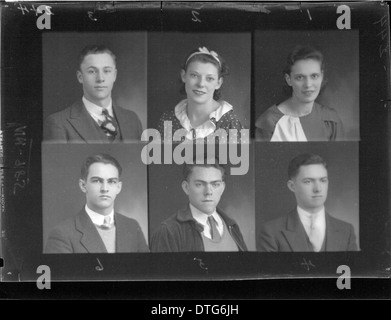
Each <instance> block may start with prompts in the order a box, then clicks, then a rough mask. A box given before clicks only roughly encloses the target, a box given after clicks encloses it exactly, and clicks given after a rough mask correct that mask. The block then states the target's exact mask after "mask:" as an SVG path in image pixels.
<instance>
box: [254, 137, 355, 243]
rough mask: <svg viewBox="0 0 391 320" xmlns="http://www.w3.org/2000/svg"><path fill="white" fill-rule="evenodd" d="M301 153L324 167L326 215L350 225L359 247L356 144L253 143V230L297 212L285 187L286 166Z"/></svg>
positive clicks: (291, 196)
mask: <svg viewBox="0 0 391 320" xmlns="http://www.w3.org/2000/svg"><path fill="white" fill-rule="evenodd" d="M301 153H315V154H318V155H320V156H321V157H322V158H323V159H324V160H325V161H326V163H327V168H328V169H327V171H328V177H329V189H328V197H327V200H326V203H325V208H326V211H327V212H329V213H330V214H331V215H332V216H333V217H335V218H338V219H340V220H344V221H346V222H349V223H351V224H352V225H353V227H354V231H355V234H356V239H357V244H358V245H359V166H358V142H296V143H292V142H273V143H270V142H257V143H255V158H256V159H257V160H256V162H255V190H256V193H255V199H256V202H255V209H256V226H257V229H258V228H259V226H260V225H261V224H262V223H264V222H267V221H270V220H273V219H276V218H279V217H280V216H283V215H286V214H287V213H289V212H290V211H291V210H293V209H295V208H296V206H297V205H296V199H295V195H294V193H293V192H292V191H290V190H289V189H288V187H287V181H288V165H289V162H290V161H291V160H292V159H293V158H294V157H296V156H298V155H299V154H301Z"/></svg>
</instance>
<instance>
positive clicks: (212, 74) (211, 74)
mask: <svg viewBox="0 0 391 320" xmlns="http://www.w3.org/2000/svg"><path fill="white" fill-rule="evenodd" d="M189 71H190V72H193V73H197V74H200V73H199V72H198V71H195V70H192V69H190V70H189ZM207 76H217V74H216V73H208V74H207Z"/></svg>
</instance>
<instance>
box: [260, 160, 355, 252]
mask: <svg viewBox="0 0 391 320" xmlns="http://www.w3.org/2000/svg"><path fill="white" fill-rule="evenodd" d="M288 176H289V180H288V183H287V185H288V188H289V190H291V191H292V192H293V193H294V195H295V197H296V202H297V207H296V208H295V209H294V210H292V211H291V212H290V213H289V214H288V215H285V216H283V217H280V218H278V219H275V220H272V221H270V222H267V223H265V224H264V225H262V226H261V228H260V230H259V233H258V241H257V244H258V250H259V251H267V252H281V251H284V252H307V251H310V252H325V251H356V250H357V244H356V238H355V234H354V228H353V226H352V225H351V224H350V223H347V222H344V221H342V220H339V219H336V218H334V217H332V216H331V215H330V214H329V213H328V212H326V210H325V206H324V203H325V201H326V199H327V192H328V185H329V180H328V174H327V164H326V162H325V161H324V160H323V159H322V158H321V157H320V156H318V155H315V154H301V155H299V156H297V157H295V158H294V159H293V160H292V161H291V162H290V164H289V168H288Z"/></svg>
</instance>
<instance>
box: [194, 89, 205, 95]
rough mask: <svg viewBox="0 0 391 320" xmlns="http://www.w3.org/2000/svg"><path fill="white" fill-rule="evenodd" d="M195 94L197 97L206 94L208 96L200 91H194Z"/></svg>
mask: <svg viewBox="0 0 391 320" xmlns="http://www.w3.org/2000/svg"><path fill="white" fill-rule="evenodd" d="M193 92H194V94H196V95H197V96H202V95H204V94H206V92H203V91H199V90H193Z"/></svg>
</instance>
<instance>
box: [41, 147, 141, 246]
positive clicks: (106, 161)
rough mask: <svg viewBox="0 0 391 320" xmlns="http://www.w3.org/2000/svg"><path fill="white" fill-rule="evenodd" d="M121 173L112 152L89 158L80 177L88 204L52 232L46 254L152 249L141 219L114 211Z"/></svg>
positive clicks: (119, 189)
mask: <svg viewBox="0 0 391 320" xmlns="http://www.w3.org/2000/svg"><path fill="white" fill-rule="evenodd" d="M121 172H122V168H121V166H120V164H119V163H118V161H117V160H116V159H115V158H113V157H112V156H110V155H107V154H98V155H94V156H91V157H88V158H87V159H86V161H85V163H84V164H83V166H82V169H81V178H80V180H79V186H80V189H81V191H82V192H84V193H85V196H86V205H85V206H84V208H83V209H82V210H81V211H80V212H79V214H77V215H76V216H75V217H72V218H70V219H68V220H65V221H64V222H62V223H60V224H59V225H58V226H56V227H55V228H54V229H53V230H52V231H51V233H50V234H49V237H48V240H47V243H46V247H45V253H116V252H148V251H149V249H148V246H147V244H146V241H145V237H144V234H143V232H142V230H141V228H140V226H139V224H138V222H137V221H136V220H134V219H130V218H128V217H125V216H124V215H122V214H119V213H117V212H114V202H115V198H116V197H117V195H118V194H119V193H120V192H121V188H122V182H121V181H120V176H121Z"/></svg>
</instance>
